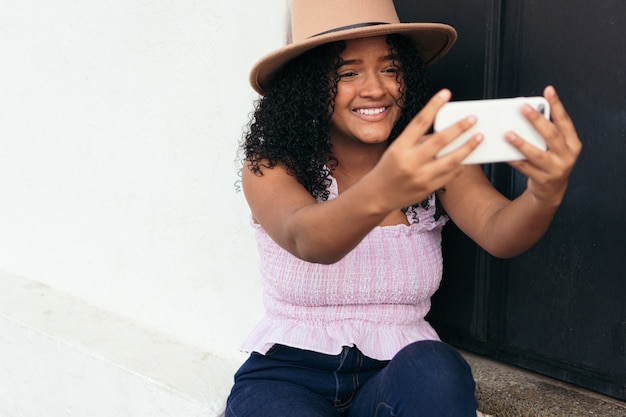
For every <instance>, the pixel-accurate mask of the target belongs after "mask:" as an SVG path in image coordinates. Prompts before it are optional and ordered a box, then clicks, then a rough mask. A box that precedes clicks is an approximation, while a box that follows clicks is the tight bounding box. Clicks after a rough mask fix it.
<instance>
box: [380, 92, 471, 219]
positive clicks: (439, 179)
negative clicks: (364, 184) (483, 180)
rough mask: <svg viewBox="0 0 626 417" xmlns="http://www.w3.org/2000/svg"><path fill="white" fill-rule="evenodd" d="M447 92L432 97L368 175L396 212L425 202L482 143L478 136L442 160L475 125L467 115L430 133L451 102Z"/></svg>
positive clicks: (381, 195) (382, 200) (455, 174)
mask: <svg viewBox="0 0 626 417" xmlns="http://www.w3.org/2000/svg"><path fill="white" fill-rule="evenodd" d="M450 97H451V93H450V91H449V90H447V89H444V90H441V91H439V92H438V93H437V94H436V95H435V96H433V97H432V98H431V99H430V100H429V101H428V103H427V104H426V106H424V108H423V109H422V110H421V111H420V112H419V113H418V114H417V115H416V116H415V117H414V118H413V120H412V121H411V122H410V123H409V125H408V126H407V127H406V128H405V129H404V131H403V132H402V133H401V134H400V135H399V136H398V138H397V139H396V140H395V141H394V142H393V143H392V144H391V145H390V146H389V148H388V149H387V150H386V152H385V153H384V154H383V156H382V158H381V159H380V161H379V163H378V164H377V165H376V167H375V168H374V169H373V170H372V171H371V172H370V173H369V174H368V176H371V178H370V179H369V181H372V184H376V186H377V189H378V193H379V195H380V201H381V204H386V205H387V207H385V208H386V209H388V210H390V211H391V210H394V209H398V208H402V207H406V206H410V205H413V204H415V203H416V202H419V201H422V200H423V199H424V198H426V197H427V196H428V195H429V194H431V193H433V192H434V191H436V190H438V189H440V188H442V187H444V186H445V185H446V183H448V182H449V181H450V180H451V179H453V178H454V177H456V176H457V175H459V174H460V172H461V170H462V167H463V166H462V165H461V162H462V161H463V160H464V159H465V158H466V157H467V156H468V155H469V154H470V153H471V152H472V151H473V150H474V149H476V147H477V146H478V145H479V144H480V142H481V141H482V135H480V134H476V135H474V136H473V137H472V138H470V139H469V140H468V141H467V142H466V143H465V144H463V146H461V147H459V148H458V149H456V150H455V151H453V152H451V153H449V154H446V155H444V156H442V157H439V158H438V157H437V156H436V155H437V153H438V152H439V151H440V150H441V149H442V148H443V147H444V146H446V145H447V144H449V143H451V142H452V141H453V140H454V139H456V138H457V137H458V136H459V135H460V134H461V133H463V132H464V131H466V130H467V129H469V128H470V127H472V126H473V125H474V124H475V123H476V118H475V117H474V116H468V117H466V118H464V119H462V120H460V121H458V122H457V123H455V124H453V125H452V126H450V127H448V128H447V129H445V130H442V131H440V132H437V133H432V134H428V132H429V131H430V130H431V127H432V125H433V122H434V120H435V116H436V114H437V112H438V111H439V109H440V108H441V107H442V106H443V105H444V104H445V103H447V102H448V101H449V100H450Z"/></svg>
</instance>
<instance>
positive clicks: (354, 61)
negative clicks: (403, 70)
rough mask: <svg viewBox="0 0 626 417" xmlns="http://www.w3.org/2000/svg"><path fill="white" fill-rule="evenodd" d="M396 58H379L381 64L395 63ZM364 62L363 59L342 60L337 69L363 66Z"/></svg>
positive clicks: (390, 56)
mask: <svg viewBox="0 0 626 417" xmlns="http://www.w3.org/2000/svg"><path fill="white" fill-rule="evenodd" d="M396 58H397V57H396V56H394V55H385V56H381V57H380V58H378V61H380V62H384V61H395V60H396ZM362 63H363V60H362V59H346V60H342V61H340V62H339V63H338V65H337V68H341V67H343V66H344V65H352V64H362Z"/></svg>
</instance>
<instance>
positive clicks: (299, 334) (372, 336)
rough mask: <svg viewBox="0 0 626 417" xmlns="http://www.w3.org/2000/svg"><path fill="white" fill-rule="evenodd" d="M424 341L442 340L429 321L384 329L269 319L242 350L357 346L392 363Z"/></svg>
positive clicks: (331, 349) (323, 349) (363, 324)
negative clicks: (404, 352) (409, 346)
mask: <svg viewBox="0 0 626 417" xmlns="http://www.w3.org/2000/svg"><path fill="white" fill-rule="evenodd" d="M423 340H436V341H440V338H439V335H438V334H437V332H436V331H435V330H434V329H433V328H432V326H431V325H430V324H429V323H428V322H427V321H426V320H421V321H420V322H419V323H416V324H414V325H410V326H409V325H406V326H398V325H395V326H386V327H380V325H379V324H376V323H368V322H363V321H358V320H350V321H348V320H346V321H344V322H343V323H341V322H339V323H335V324H329V323H326V324H324V325H323V326H322V325H320V326H316V325H312V324H310V323H303V322H300V321H295V320H290V321H286V320H280V321H277V322H273V320H270V319H269V318H267V317H266V318H264V319H263V320H262V321H261V322H260V323H259V324H258V325H257V326H256V327H255V328H254V329H253V331H252V332H251V333H250V335H249V337H248V338H247V339H246V341H245V342H244V343H243V344H242V345H241V350H242V351H244V352H248V353H251V352H257V353H260V354H263V355H264V354H266V353H267V352H268V351H269V350H270V349H271V347H272V346H274V345H275V344H281V345H286V346H290V347H293V348H297V349H304V350H311V351H315V352H319V353H323V354H326V355H337V354H339V353H340V352H341V350H342V348H343V347H344V346H349V347H351V346H357V347H358V348H359V350H360V351H361V352H363V354H364V355H366V356H368V357H370V358H372V359H376V360H381V361H382V360H391V359H392V358H393V357H394V356H395V355H396V353H398V352H399V351H400V350H402V349H403V348H404V347H406V346H408V345H410V344H411V343H414V342H419V341H423Z"/></svg>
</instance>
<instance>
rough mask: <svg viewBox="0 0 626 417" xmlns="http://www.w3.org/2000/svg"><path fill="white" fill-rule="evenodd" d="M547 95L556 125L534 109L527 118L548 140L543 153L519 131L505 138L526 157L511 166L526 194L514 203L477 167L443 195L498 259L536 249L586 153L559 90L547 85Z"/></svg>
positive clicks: (454, 213)
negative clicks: (524, 181)
mask: <svg viewBox="0 0 626 417" xmlns="http://www.w3.org/2000/svg"><path fill="white" fill-rule="evenodd" d="M544 96H545V97H546V99H547V100H548V101H549V102H550V107H551V113H552V122H551V121H548V120H546V119H545V118H544V117H543V116H542V115H541V114H539V113H538V112H537V111H535V110H534V109H532V108H531V107H530V106H524V107H523V108H522V110H521V111H522V113H523V115H524V116H525V117H526V118H527V119H528V120H529V121H530V123H531V124H532V125H533V126H534V127H535V129H536V130H537V131H538V132H539V133H541V135H542V136H543V137H544V138H545V140H546V143H547V147H548V149H547V150H546V151H542V150H540V149H538V148H536V147H534V146H533V145H530V144H529V143H527V142H525V141H524V140H523V138H520V137H519V136H517V135H516V134H515V133H513V132H510V133H508V134H507V140H508V141H509V143H511V144H512V145H513V146H515V147H516V148H517V149H519V151H520V152H522V153H523V154H524V155H526V157H527V158H528V159H526V160H523V161H513V162H510V163H509V164H510V165H511V166H513V167H514V168H516V169H517V170H518V171H520V172H521V173H522V174H524V175H526V177H528V182H527V187H526V190H524V192H523V193H522V194H521V195H520V196H519V197H517V198H516V199H515V200H513V201H511V200H509V199H507V198H506V197H504V196H503V195H501V194H500V193H499V192H498V191H497V190H496V189H495V188H493V186H492V185H491V184H490V183H489V181H488V180H487V178H486V177H485V176H484V175H483V173H482V170H481V169H480V167H479V166H476V165H475V166H466V167H465V168H464V172H463V173H461V174H460V175H459V176H457V177H456V178H455V179H454V180H453V181H451V182H450V183H449V184H447V185H446V188H445V191H442V192H440V193H439V196H440V199H441V202H442V204H443V206H444V208H445V210H446V212H447V213H448V215H449V216H450V218H451V219H452V220H453V221H454V223H455V224H456V225H457V226H458V227H459V228H460V229H461V230H462V231H463V232H464V233H466V234H467V235H468V236H469V237H470V238H472V239H473V240H474V241H475V242H476V243H477V244H478V245H480V246H481V247H482V248H484V249H485V250H486V251H488V252H489V253H491V254H492V255H494V256H497V257H502V258H507V257H512V256H515V255H518V254H520V253H522V252H524V251H526V250H527V249H529V248H530V247H531V246H533V245H534V244H535V243H536V242H537V241H538V240H539V239H540V238H541V237H542V236H543V235H544V233H545V232H546V230H547V229H548V227H549V225H550V222H551V221H552V218H553V216H554V213H555V212H556V210H557V209H558V207H559V205H560V204H561V201H562V200H563V196H564V194H565V190H566V189H567V183H568V178H569V175H570V173H571V171H572V169H573V167H574V164H575V163H576V160H577V158H578V155H579V154H580V151H581V149H582V144H581V142H580V140H579V138H578V135H577V133H576V129H575V127H574V124H573V123H572V121H571V119H570V117H569V116H568V114H567V112H566V111H565V108H564V107H563V104H562V103H561V101H560V100H559V98H558V96H557V94H556V91H555V90H554V88H553V87H551V86H549V87H547V88H546V89H545V91H544Z"/></svg>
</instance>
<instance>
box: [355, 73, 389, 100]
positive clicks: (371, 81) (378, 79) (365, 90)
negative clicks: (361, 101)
mask: <svg viewBox="0 0 626 417" xmlns="http://www.w3.org/2000/svg"><path fill="white" fill-rule="evenodd" d="M360 94H361V96H362V97H381V96H383V95H384V94H385V87H384V83H383V80H382V76H381V75H380V74H377V73H375V74H367V76H365V77H363V85H362V86H361V90H360Z"/></svg>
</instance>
